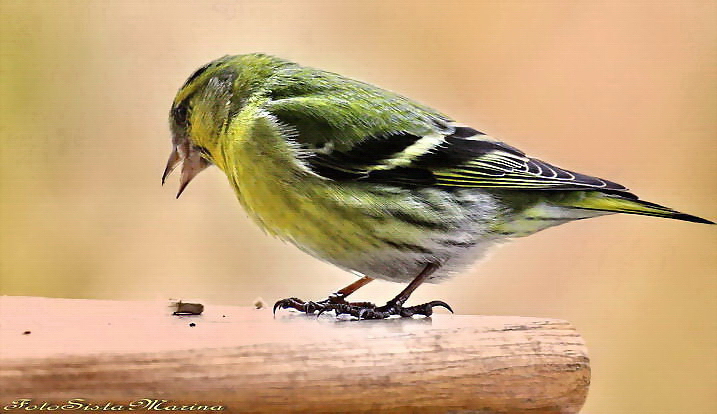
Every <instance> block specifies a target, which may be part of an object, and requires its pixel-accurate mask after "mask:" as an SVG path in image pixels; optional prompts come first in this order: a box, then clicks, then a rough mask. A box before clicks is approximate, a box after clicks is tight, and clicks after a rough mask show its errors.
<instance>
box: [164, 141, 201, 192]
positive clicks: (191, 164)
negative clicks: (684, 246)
mask: <svg viewBox="0 0 717 414" xmlns="http://www.w3.org/2000/svg"><path fill="white" fill-rule="evenodd" d="M180 162H182V177H181V178H180V180H179V192H177V198H179V196H180V195H182V192H183V191H184V189H185V188H187V185H188V184H189V182H190V181H192V179H193V178H194V177H195V176H196V175H197V174H199V173H200V172H202V170H204V169H205V168H207V167H208V166H209V165H210V164H211V163H210V162H209V161H207V160H206V159H204V157H202V153H201V152H200V151H199V150H198V149H196V148H194V147H193V146H191V145H188V144H186V145H182V144H180V145H176V146H175V147H174V149H172V153H171V154H169V159H168V160H167V166H166V167H165V168H164V173H163V174H162V184H163V185H164V181H165V180H166V179H167V177H168V176H169V174H171V173H172V171H173V170H174V168H175V167H176V166H177V164H179V163H180Z"/></svg>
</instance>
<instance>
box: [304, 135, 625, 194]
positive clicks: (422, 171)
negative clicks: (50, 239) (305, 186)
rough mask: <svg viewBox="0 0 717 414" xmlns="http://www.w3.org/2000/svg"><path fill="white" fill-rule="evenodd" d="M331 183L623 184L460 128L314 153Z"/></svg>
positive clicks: (615, 187)
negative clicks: (567, 167)
mask: <svg viewBox="0 0 717 414" xmlns="http://www.w3.org/2000/svg"><path fill="white" fill-rule="evenodd" d="M307 162H308V164H309V165H310V166H311V167H312V169H313V170H314V171H315V172H316V173H318V174H319V175H321V176H323V177H326V178H329V179H332V180H358V181H369V182H377V183H387V184H404V185H418V186H422V185H430V186H440V187H480V188H497V189H523V190H528V189H533V190H545V189H562V190H587V189H594V190H607V191H615V192H626V191H628V189H627V188H625V187H624V186H622V185H620V184H617V183H614V182H611V181H607V180H604V179H601V178H597V177H592V176H589V175H585V174H579V173H576V172H572V171H568V170H565V169H562V168H559V167H556V166H554V165H551V164H548V163H546V162H544V161H541V160H538V159H535V158H530V157H528V156H526V155H525V153H524V152H522V151H520V150H518V149H516V148H514V147H512V146H510V145H508V144H505V143H503V142H499V141H494V140H491V139H490V137H488V136H486V135H484V134H482V133H480V132H478V131H476V130H475V129H472V128H469V127H465V126H455V127H453V130H452V132H450V133H440V132H435V133H433V134H429V135H425V136H421V137H418V136H415V135H412V134H408V133H401V134H396V135H391V136H386V137H380V138H371V139H367V140H364V141H362V142H360V143H358V144H356V145H355V146H354V147H353V148H351V149H350V150H349V151H328V152H325V153H321V152H316V153H314V154H312V155H311V156H309V157H308V158H307Z"/></svg>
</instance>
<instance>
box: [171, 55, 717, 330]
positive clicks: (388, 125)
mask: <svg viewBox="0 0 717 414" xmlns="http://www.w3.org/2000/svg"><path fill="white" fill-rule="evenodd" d="M170 126H171V131H172V144H173V150H172V153H171V155H170V157H169V161H168V162H167V167H166V169H165V171H164V174H163V175H162V183H164V180H165V179H166V177H167V175H169V173H170V172H171V171H172V170H173V169H174V168H175V167H176V166H177V165H178V164H179V163H180V162H183V165H182V172H181V184H180V188H179V193H178V194H177V197H179V195H180V194H181V193H182V191H184V189H185V188H186V186H187V184H189V182H190V181H191V180H192V178H194V177H195V176H196V175H197V174H198V173H199V172H200V171H202V170H203V169H205V168H206V167H208V166H210V165H216V166H217V167H219V168H220V169H221V170H222V171H224V173H225V174H226V175H227V178H228V179H229V182H230V183H231V185H232V187H233V188H234V190H235V192H236V195H237V197H238V199H239V202H240V203H241V204H242V206H243V207H244V209H245V210H246V211H247V212H248V214H249V215H250V216H251V217H252V218H253V219H254V220H255V221H256V222H257V223H258V224H259V225H260V226H261V227H262V228H263V229H264V230H266V232H268V233H269V234H271V235H274V236H277V237H279V238H281V239H283V240H287V241H290V242H291V243H293V244H295V245H296V246H298V247H299V248H300V249H302V250H304V251H305V252H307V253H309V254H311V255H312V256H315V257H317V258H319V259H321V260H325V261H327V262H329V263H333V264H334V265H336V266H338V267H340V268H342V269H345V270H348V271H351V272H353V273H355V274H357V275H360V276H361V278H360V279H359V280H357V281H356V282H354V283H353V284H351V285H349V286H347V287H345V288H344V289H341V290H339V291H338V292H336V293H334V294H332V295H330V296H329V297H328V299H325V300H323V301H318V302H311V301H310V302H304V301H302V300H300V299H297V298H289V299H284V300H280V301H278V302H277V303H276V304H275V305H274V311H276V309H277V308H293V309H297V310H301V311H304V312H307V313H313V312H316V311H318V312H319V313H321V312H324V311H334V312H335V313H336V314H337V315H338V314H349V315H353V316H354V317H358V318H359V319H362V318H366V319H380V318H387V317H389V316H392V315H399V316H411V315H414V314H420V315H426V316H428V315H431V314H432V312H433V307H436V306H442V307H445V308H447V309H449V310H450V307H449V306H448V305H447V304H446V303H444V302H442V301H432V302H429V303H425V304H421V305H417V306H410V307H408V306H404V303H405V302H406V300H407V299H408V297H409V296H410V294H411V293H412V292H413V291H414V290H415V289H416V288H417V287H418V286H419V285H420V284H421V283H423V282H439V281H441V280H444V279H446V278H447V277H448V276H450V275H452V274H454V273H456V272H459V271H461V270H463V269H465V268H466V267H467V266H469V265H470V264H471V263H473V262H474V261H476V260H477V259H478V258H480V257H481V256H482V255H483V254H484V252H485V251H486V250H487V249H488V248H489V247H491V246H492V245H495V244H496V243H499V242H501V241H505V240H507V239H510V238H513V237H522V236H527V235H530V234H533V233H535V232H537V231H540V230H543V229H546V228H548V227H552V226H556V225H559V224H563V223H567V222H569V221H572V220H579V219H584V218H590V217H596V216H602V215H605V214H612V213H618V212H619V213H631V214H642V215H648V216H655V217H665V218H672V219H678V220H686V221H692V222H697V223H710V224H714V223H712V222H710V221H708V220H705V219H702V218H699V217H695V216H692V215H689V214H684V213H680V212H677V211H675V210H672V209H670V208H667V207H663V206H661V205H658V204H654V203H649V202H646V201H642V200H639V199H638V197H637V196H635V195H634V194H632V193H630V192H628V190H627V188H625V187H623V186H622V185H620V184H616V183H614V182H611V181H607V180H604V179H601V178H597V177H591V176H589V175H584V174H579V173H575V172H572V171H568V170H564V169H562V168H559V167H556V166H554V165H551V164H548V163H546V162H544V161H541V160H538V159H535V158H531V157H529V156H527V155H526V154H525V153H524V152H523V151H521V150H519V149H517V148H515V147H512V146H510V145H508V144H506V143H503V142H501V141H497V140H495V139H494V138H492V137H490V136H488V135H486V134H484V133H483V132H480V131H477V130H475V129H473V128H471V127H468V126H466V125H463V124H460V123H457V122H455V121H454V120H453V119H451V118H450V117H448V116H446V115H444V114H442V113H440V112H437V111H435V110H433V109H431V108H429V107H426V106H423V105H421V104H419V103H416V102H414V101H412V100H410V99H408V98H405V97H403V96H400V95H398V94H395V93H393V92H389V91H386V90H384V89H380V88H377V87H375V86H373V85H370V84H367V83H363V82H359V81H356V80H353V79H349V78H346V77H343V76H341V75H338V74H335V73H331V72H325V71H322V70H318V69H312V68H307V67H303V66H300V65H298V64H296V63H293V62H290V61H287V60H284V59H280V58H277V57H273V56H268V55H264V54H248V55H239V56H225V57H222V58H220V59H217V60H215V61H213V62H210V63H209V64H207V65H205V66H203V67H202V68H200V69H198V70H197V71H196V72H194V74H192V75H191V76H190V77H189V79H187V81H186V82H185V83H184V85H183V86H182V88H181V89H180V90H179V92H178V93H177V96H176V97H175V98H174V102H173V104H172V109H171V111H170ZM373 279H384V280H390V281H394V282H405V283H409V284H408V286H407V287H406V288H405V289H404V290H403V291H401V292H400V293H399V294H398V295H397V296H396V297H395V298H394V299H392V300H390V301H389V302H388V303H387V304H386V305H384V306H376V305H374V304H371V303H365V302H360V303H359V302H347V301H346V297H347V296H348V295H350V294H351V293H353V292H354V291H356V290H357V289H358V288H360V287H361V286H364V285H365V284H366V283H368V282H370V281H372V280H373Z"/></svg>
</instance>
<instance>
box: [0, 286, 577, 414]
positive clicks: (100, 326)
mask: <svg viewBox="0 0 717 414" xmlns="http://www.w3.org/2000/svg"><path fill="white" fill-rule="evenodd" d="M173 310H174V309H173V308H171V307H170V306H169V303H168V302H167V303H147V302H115V301H99V300H71V299H47V298H28V297H0V403H2V406H6V405H7V404H8V403H10V402H11V401H12V400H14V399H17V398H21V397H23V398H32V399H33V403H39V402H43V401H50V402H64V401H67V400H68V399H71V398H84V399H85V400H86V401H87V402H91V403H94V404H99V405H103V404H105V403H106V402H112V403H114V404H128V403H129V402H130V401H135V400H140V399H143V398H148V399H166V400H169V401H168V402H167V403H165V405H171V404H181V403H185V404H191V403H196V404H199V403H203V404H206V405H210V406H216V405H221V406H224V407H226V408H225V410H224V412H230V413H456V414H457V413H485V414H487V413H533V414H535V413H541V414H547V413H555V414H557V413H561V414H565V413H576V412H578V411H579V409H580V407H581V406H582V404H583V402H584V400H585V397H586V395H587V390H588V386H589V381H590V368H589V361H588V357H587V351H586V348H585V344H584V342H583V340H582V339H581V338H580V336H579V335H578V334H577V333H576V331H575V330H574V329H573V327H572V326H570V324H569V323H568V322H565V321H560V320H554V319H541V318H528V317H502V316H500V317H499V316H463V315H444V314H441V315H434V316H433V317H431V318H415V319H391V320H383V321H355V320H341V319H336V318H334V317H332V316H330V315H322V316H321V317H320V318H316V317H313V316H306V315H301V314H298V313H296V312H289V311H280V312H279V313H278V314H277V316H276V318H273V317H272V314H271V310H269V309H251V308H244V307H229V306H212V305H207V304H205V311H204V314H203V315H201V316H190V317H178V316H172V315H171V312H172V311H173ZM191 323H194V325H195V326H190V324H191ZM27 332H29V333H27ZM100 403H101V404H100Z"/></svg>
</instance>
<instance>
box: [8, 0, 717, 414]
mask: <svg viewBox="0 0 717 414" xmlns="http://www.w3.org/2000/svg"><path fill="white" fill-rule="evenodd" d="M715 16H717V2H715V1H655V2H647V1H641V2H630V3H626V2H606V1H584V2H575V1H565V2H531V1H525V2H499V1H490V2H488V1H476V2H467V1H466V2H416V1H410V2H400V1H386V0H382V1H356V2H348V1H346V2H335V1H301V2H300V1H242V2H234V1H226V2H223V1H202V2H194V1H191V2H190V1H187V2H178V1H176V0H172V1H149V2H148V1H141V2H135V1H117V2H110V1H44V2H42V1H8V0H2V1H0V100H1V101H0V102H1V104H0V135H1V137H2V142H1V143H0V175H1V176H0V177H1V180H0V220H1V226H2V227H1V233H0V293H2V294H5V295H36V296H56V297H72V298H108V299H167V298H170V297H171V298H198V299H201V300H204V301H205V302H208V303H216V304H238V305H249V304H250V303H251V302H252V301H253V299H254V298H256V297H258V296H260V297H263V298H264V299H266V300H267V301H268V302H273V301H274V300H276V299H278V298H283V297H286V296H299V297H305V298H316V299H319V298H322V297H325V296H326V294H327V293H329V292H331V291H333V290H335V289H336V288H338V287H341V286H343V285H345V284H347V283H349V282H350V281H352V280H353V278H352V277H351V276H350V275H347V274H345V273H343V272H342V271H340V270H338V269H335V268H333V267H331V266H329V265H326V264H324V263H321V262H318V261H316V260H315V259H312V258H310V257H308V256H306V255H304V254H303V253H301V252H299V251H298V250H297V249H295V248H294V247H292V246H289V245H285V244H282V243H281V242H279V241H277V240H274V239H271V238H269V237H267V236H265V235H263V234H262V232H261V231H260V230H258V229H257V228H256V227H255V226H254V225H253V223H251V222H250V221H249V220H248V219H247V218H246V216H245V214H244V213H243V212H242V211H241V210H240V207H239V205H238V203H237V202H236V201H235V199H234V195H233V193H232V191H231V189H230V187H229V185H228V184H227V182H226V179H225V178H224V177H223V176H222V174H221V173H220V172H219V171H218V170H217V169H210V170H208V171H207V172H204V173H203V174H201V175H200V176H199V177H198V178H197V179H196V180H194V182H192V184H191V185H190V186H189V188H188V190H187V191H186V192H185V194H184V195H183V196H182V198H181V199H179V200H175V199H174V194H175V193H176V190H177V181H176V180H177V178H176V177H173V179H171V180H170V181H169V184H168V185H166V186H165V187H164V188H162V187H160V185H159V183H160V174H161V172H162V169H163V167H164V163H165V161H166V158H167V156H168V155H169V151H170V136H169V131H168V127H167V120H166V118H167V113H168V110H169V105H170V103H171V101H172V98H173V96H174V93H175V92H176V90H177V89H178V88H179V87H180V85H181V84H182V83H183V81H184V80H185V78H186V77H187V76H189V74H190V73H191V72H192V71H193V70H194V69H195V68H197V67H199V66H201V65H202V64H204V63H205V62H207V61H209V60H211V59H214V58H216V57H219V56H222V55H224V54H239V53H247V52H254V51H263V52H267V53H272V54H276V55H279V56H282V57H285V58H289V59H292V60H296V61H298V62H301V63H303V64H306V65H309V66H315V67H319V68H323V69H327V70H331V71H335V72H339V73H342V74H345V75H349V76H352V77H356V78H359V79H361V80H365V81H368V82H370V83H373V84H376V85H379V86H382V87H385V88H387V89H391V90H395V91H397V92H400V93H402V94H405V95H408V96H410V97H413V98H415V99H417V100H419V101H421V102H424V103H426V104H429V105H431V106H433V107H435V108H437V109H439V110H441V111H443V112H445V113H448V114H451V115H452V116H453V117H455V118H456V119H458V120H460V121H462V122H465V123H468V124H470V125H473V126H475V127H476V128H478V129H480V130H483V131H486V132H488V133H490V134H492V135H494V136H497V137H501V138H502V139H504V140H505V141H507V142H509V143H511V144H512V145H515V146H517V147H519V148H521V149H523V150H525V151H527V152H528V153H530V154H532V155H534V156H538V157H542V158H543V159H546V160H548V161H551V162H554V163H556V164H557V165H560V166H563V167H565V168H570V169H575V170H577V171H580V172H584V173H589V174H595V175H599V176H601V177H605V178H608V179H611V180H614V181H617V182H620V183H623V184H625V185H627V186H629V187H630V188H631V189H633V190H634V191H635V192H637V193H638V194H639V195H640V196H642V197H643V198H644V199H647V200H650V201H654V202H658V203H661V204H665V205H668V206H671V207H674V208H676V209H679V210H683V211H685V212H688V213H692V214H696V215H700V216H703V217H707V218H711V219H712V220H714V219H717V207H715V205H716V204H717V203H716V201H717V185H715V182H717V145H716V144H717V21H716V20H715ZM716 247H717V227H711V226H706V225H698V224H692V223H685V222H678V221H670V220H658V219H654V218H648V217H637V216H626V215H615V216H610V217H604V218H598V219H594V220H589V221H583V222H579V223H572V224H568V225H565V226H561V227H558V228H555V229H550V230H547V231H545V232H542V233H539V234H537V235H534V236H532V237H529V238H526V239H519V240H516V241H515V242H514V243H512V244H509V245H506V246H504V247H502V248H501V249H499V250H497V251H496V252H495V253H494V254H493V255H492V256H491V257H490V258H489V259H488V260H486V261H484V262H483V263H482V265H481V266H480V267H477V268H476V269H475V270H473V271H472V272H470V273H469V274H465V275H462V276H460V277H457V278H456V279H454V280H452V281H450V282H448V283H445V284H442V285H431V286H425V287H423V288H422V289H419V290H418V292H417V294H416V295H415V296H414V298H413V301H415V302H419V301H422V300H430V299H443V300H446V301H447V302H449V303H451V304H452V305H453V306H454V308H455V309H457V311H458V312H460V313H481V314H504V315H531V316H549V317H556V318H564V319H568V320H570V321H572V322H573V323H574V324H575V325H576V326H577V327H578V329H579V330H580V331H581V332H582V334H583V335H584V336H585V338H586V340H587V341H588V344H589V347H590V350H591V357H592V360H593V369H594V371H593V385H592V389H591V395H590V397H589V400H588V403H587V406H586V408H585V410H584V411H585V412H586V413H592V414H596V413H649V414H660V413H665V414H667V413H691V414H698V413H705V414H706V413H714V412H717V375H715V372H717V323H716V322H715V315H717V277H716V276H717V254H716V253H715V252H716V251H717V249H716ZM400 288H401V286H399V285H392V284H389V283H387V282H377V283H375V284H373V285H369V286H368V287H366V288H364V289H362V290H361V292H360V293H359V294H358V296H357V297H359V298H363V299H367V300H373V301H383V300H386V299H389V298H390V297H392V296H393V295H394V294H395V293H396V292H398V290H400Z"/></svg>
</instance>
